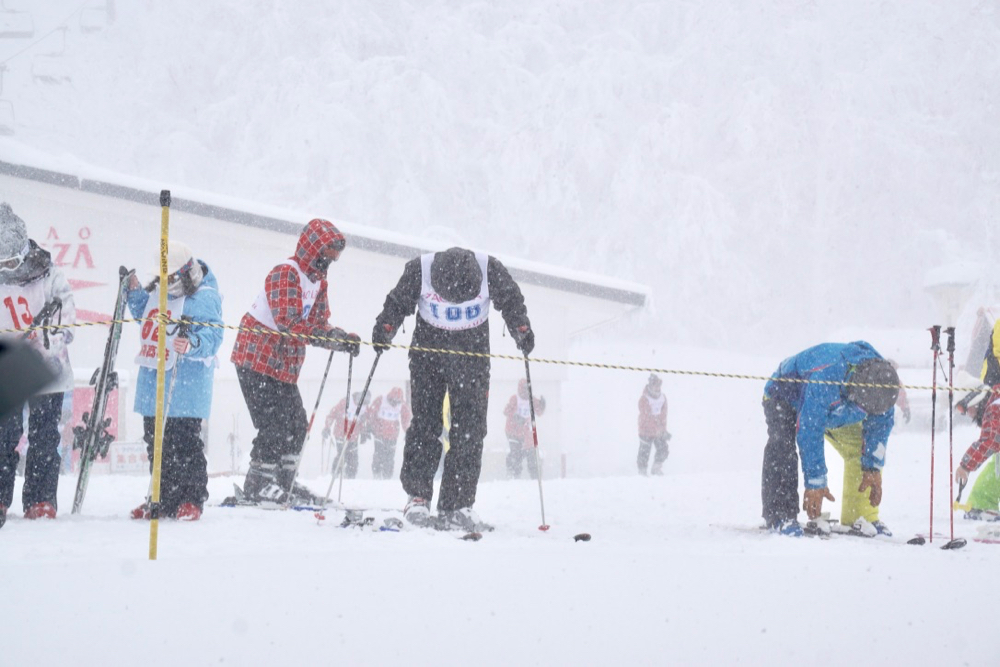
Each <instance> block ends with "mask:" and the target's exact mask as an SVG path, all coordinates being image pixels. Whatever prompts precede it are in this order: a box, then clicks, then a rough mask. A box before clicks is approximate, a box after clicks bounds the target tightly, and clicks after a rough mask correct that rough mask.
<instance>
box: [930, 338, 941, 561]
mask: <svg viewBox="0 0 1000 667" xmlns="http://www.w3.org/2000/svg"><path fill="white" fill-rule="evenodd" d="M928 331H930V332H931V351H932V352H933V355H934V361H933V369H932V371H931V373H932V375H931V517H930V524H931V525H930V531H929V534H928V536H927V539H928V541H930V542H933V541H934V432H935V430H936V429H937V365H938V355H939V354H940V353H941V325H939V324H935V325H934V326H932V327H931V328H930V329H928Z"/></svg>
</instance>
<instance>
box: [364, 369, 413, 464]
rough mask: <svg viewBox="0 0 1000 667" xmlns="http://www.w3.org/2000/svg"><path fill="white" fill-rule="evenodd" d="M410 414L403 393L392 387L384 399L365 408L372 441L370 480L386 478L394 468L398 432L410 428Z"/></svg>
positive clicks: (375, 401)
mask: <svg viewBox="0 0 1000 667" xmlns="http://www.w3.org/2000/svg"><path fill="white" fill-rule="evenodd" d="M412 418H413V413H411V412H410V406H409V405H407V403H406V401H405V400H404V396H403V390H402V388H400V387H393V388H392V389H390V390H389V393H388V394H386V395H385V396H384V397H383V396H379V397H378V398H376V399H375V400H374V401H372V404H371V405H370V406H368V410H367V412H366V416H365V424H366V426H367V427H368V431H369V432H370V433H371V435H372V437H373V438H374V439H375V451H374V453H373V454H372V477H374V478H375V479H389V478H390V477H392V473H393V470H394V469H395V467H396V442H397V441H398V440H399V431H400V428H402V430H404V431H405V430H406V429H408V428H409V427H410V420H411V419H412Z"/></svg>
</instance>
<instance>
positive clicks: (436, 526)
mask: <svg viewBox="0 0 1000 667" xmlns="http://www.w3.org/2000/svg"><path fill="white" fill-rule="evenodd" d="M331 509H335V510H337V511H340V512H343V513H344V519H343V521H341V523H340V524H337V527H338V528H355V529H361V530H368V531H371V532H382V533H402V532H408V531H414V530H423V531H427V532H434V533H442V532H444V533H447V532H461V531H452V530H451V529H450V528H449V527H446V526H445V525H444V524H443V523H442V522H440V521H438V520H437V517H433V520H432V521H430V522H428V524H427V525H426V526H418V525H416V524H413V523H410V522H408V521H405V520H404V519H402V518H400V517H401V516H402V510H398V509H359V508H346V507H341V508H331ZM385 513H389V514H395V515H399V516H388V517H385V516H381V517H380V516H377V515H378V514H385ZM316 518H317V520H318V521H319V522H320V524H321V525H322V523H323V521H325V520H326V516H325V515H324V514H322V513H320V512H317V513H316ZM380 519H381V521H380ZM491 529H492V528H491ZM458 539H460V540H465V541H468V542H478V541H479V540H481V539H483V531H480V530H472V531H465V532H462V533H461V535H459V536H458Z"/></svg>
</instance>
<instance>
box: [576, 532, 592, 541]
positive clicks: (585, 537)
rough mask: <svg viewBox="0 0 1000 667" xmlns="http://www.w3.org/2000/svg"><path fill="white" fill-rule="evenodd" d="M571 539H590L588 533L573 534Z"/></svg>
mask: <svg viewBox="0 0 1000 667" xmlns="http://www.w3.org/2000/svg"><path fill="white" fill-rule="evenodd" d="M573 541H574V542H589V541H590V533H580V534H578V535H574V536H573Z"/></svg>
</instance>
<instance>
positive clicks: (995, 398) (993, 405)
mask: <svg viewBox="0 0 1000 667" xmlns="http://www.w3.org/2000/svg"><path fill="white" fill-rule="evenodd" d="M994 389H995V388H991V387H990V386H989V385H982V386H981V387H980V388H979V390H978V391H977V392H975V393H973V394H971V395H970V396H969V397H967V398H966V399H963V400H962V401H961V402H960V404H959V407H958V411H959V412H965V414H967V415H968V416H970V417H972V418H973V420H975V422H976V423H977V424H979V426H980V427H982V431H980V434H979V439H978V440H976V441H975V442H974V443H972V444H971V445H969V449H968V450H966V452H965V455H964V456H962V462H961V463H960V464H959V466H958V470H956V471H955V481H956V482H958V483H959V484H960V485H963V486H964V485H965V484H967V483H968V481H969V473H972V472H975V471H976V470H979V469H980V468H982V471H981V472H980V473H979V476H978V477H976V482H975V484H973V485H972V491H970V492H969V503H968V504H969V509H968V511H967V512H966V514H965V518H966V519H978V520H987V521H1000V513H998V511H1000V471H998V466H1000V464H998V463H997V461H998V457H1000V453H998V452H1000V393H995V391H994ZM990 457H993V458H992V460H991V459H990ZM987 461H989V463H987ZM984 463H986V465H983V464H984Z"/></svg>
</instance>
